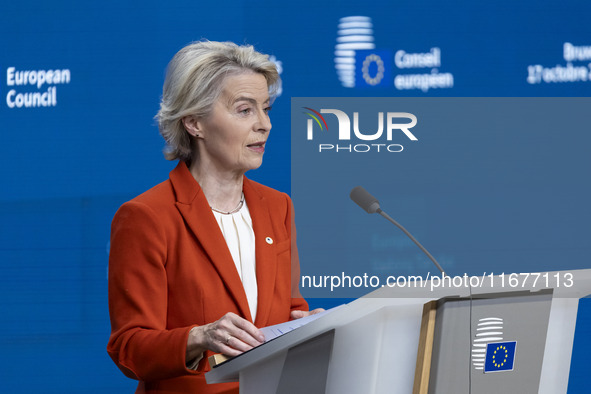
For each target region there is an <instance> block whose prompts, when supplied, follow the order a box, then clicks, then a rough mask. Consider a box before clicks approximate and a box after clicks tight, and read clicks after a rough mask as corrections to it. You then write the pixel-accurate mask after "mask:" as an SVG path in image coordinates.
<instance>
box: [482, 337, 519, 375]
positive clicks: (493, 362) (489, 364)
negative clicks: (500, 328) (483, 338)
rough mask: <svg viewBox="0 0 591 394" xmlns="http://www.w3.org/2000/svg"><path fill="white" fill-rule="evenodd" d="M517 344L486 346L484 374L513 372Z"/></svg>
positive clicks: (503, 343) (491, 344)
mask: <svg viewBox="0 0 591 394" xmlns="http://www.w3.org/2000/svg"><path fill="white" fill-rule="evenodd" d="M516 345H517V342H515V341H513V342H494V343H489V344H487V345H486V361H485V362H484V372H497V371H512V370H513V364H514V363H515V346H516Z"/></svg>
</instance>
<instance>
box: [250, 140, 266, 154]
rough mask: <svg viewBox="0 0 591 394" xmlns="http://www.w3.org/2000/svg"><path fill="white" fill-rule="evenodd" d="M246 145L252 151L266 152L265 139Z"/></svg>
mask: <svg viewBox="0 0 591 394" xmlns="http://www.w3.org/2000/svg"><path fill="white" fill-rule="evenodd" d="M246 147H247V148H248V149H250V150H252V151H255V152H257V153H264V152H265V141H260V142H255V143H252V144H248V145H246Z"/></svg>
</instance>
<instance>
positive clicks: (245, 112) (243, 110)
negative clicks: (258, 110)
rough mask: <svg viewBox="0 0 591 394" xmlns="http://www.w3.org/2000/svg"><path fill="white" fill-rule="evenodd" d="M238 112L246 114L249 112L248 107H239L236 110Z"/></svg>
mask: <svg viewBox="0 0 591 394" xmlns="http://www.w3.org/2000/svg"><path fill="white" fill-rule="evenodd" d="M238 112H239V113H241V114H242V115H248V114H250V108H241V109H239V110H238Z"/></svg>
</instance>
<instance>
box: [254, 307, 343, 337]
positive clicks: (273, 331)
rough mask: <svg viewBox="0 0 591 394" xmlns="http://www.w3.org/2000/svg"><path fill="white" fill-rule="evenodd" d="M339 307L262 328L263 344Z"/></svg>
mask: <svg viewBox="0 0 591 394" xmlns="http://www.w3.org/2000/svg"><path fill="white" fill-rule="evenodd" d="M340 307H342V305H339V306H335V307H334V308H331V309H328V310H326V311H323V312H319V313H315V314H313V315H310V316H306V317H302V318H301V319H296V320H290V321H288V322H285V323H280V324H275V325H274V326H267V327H263V328H261V329H260V330H261V331H262V332H263V335H264V336H265V342H268V341H270V340H271V339H275V338H277V337H280V336H281V335H283V334H286V333H288V332H290V331H293V330H295V329H296V328H299V327H302V326H305V325H306V324H308V323H310V322H312V321H314V320H316V319H318V318H319V317H322V316H325V315H327V314H329V313H331V312H333V311H335V310H337V309H338V308H340Z"/></svg>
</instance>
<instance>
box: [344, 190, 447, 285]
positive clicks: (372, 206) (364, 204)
mask: <svg viewBox="0 0 591 394" xmlns="http://www.w3.org/2000/svg"><path fill="white" fill-rule="evenodd" d="M349 197H351V200H353V202H355V204H357V205H359V206H360V207H361V208H363V209H364V210H365V211H366V212H367V213H376V212H377V213H379V214H380V215H382V216H383V217H384V218H386V219H387V220H388V221H389V222H390V223H392V224H394V225H395V226H396V227H398V228H399V229H400V230H402V232H403V233H404V234H406V236H407V237H408V238H410V239H411V241H413V242H414V243H415V244H416V245H417V246H418V247H419V248H420V249H421V250H422V251H423V253H425V254H426V255H427V257H429V259H430V260H431V261H432V262H433V264H435V266H436V267H437V269H438V270H439V271H441V274H442V275H443V276H445V272H444V271H443V268H441V266H440V265H439V263H438V262H437V260H435V258H434V257H433V256H431V253H429V252H428V251H427V249H425V248H424V247H423V245H421V244H420V243H419V241H417V240H416V239H415V237H413V236H412V235H411V234H410V233H409V232H408V231H406V229H405V228H404V227H402V225H401V224H400V223H398V222H397V221H396V220H394V219H392V218H391V217H390V215H388V214H387V213H386V212H384V211H382V210H381V209H380V202H379V201H378V199H377V198H375V197H374V196H372V195H371V194H369V192H368V191H367V190H365V189H364V188H363V187H362V186H356V187H354V188H353V190H351V194H350V195H349Z"/></svg>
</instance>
